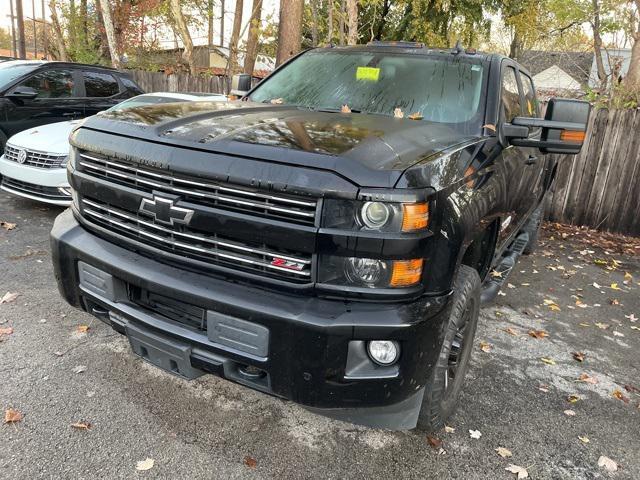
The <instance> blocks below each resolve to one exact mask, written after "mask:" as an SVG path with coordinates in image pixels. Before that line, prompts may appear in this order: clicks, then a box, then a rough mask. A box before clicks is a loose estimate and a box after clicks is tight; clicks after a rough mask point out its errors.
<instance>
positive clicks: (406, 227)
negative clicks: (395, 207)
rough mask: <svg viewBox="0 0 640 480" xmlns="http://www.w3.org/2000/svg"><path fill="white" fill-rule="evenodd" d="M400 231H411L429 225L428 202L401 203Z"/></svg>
mask: <svg viewBox="0 0 640 480" xmlns="http://www.w3.org/2000/svg"><path fill="white" fill-rule="evenodd" d="M402 213H403V215H402V231H403V232H413V231H415V230H421V229H423V228H427V225H429V204H428V203H405V204H403V205H402Z"/></svg>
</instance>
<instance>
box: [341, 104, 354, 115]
mask: <svg viewBox="0 0 640 480" xmlns="http://www.w3.org/2000/svg"><path fill="white" fill-rule="evenodd" d="M340 112H341V113H351V109H350V108H349V105H342V107H341V108H340Z"/></svg>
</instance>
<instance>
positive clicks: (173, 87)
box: [129, 70, 640, 235]
mask: <svg viewBox="0 0 640 480" xmlns="http://www.w3.org/2000/svg"><path fill="white" fill-rule="evenodd" d="M129 74H130V75H131V76H132V77H133V78H134V79H135V80H136V82H138V84H139V85H140V86H141V87H142V88H143V89H144V90H145V91H147V92H208V93H224V92H226V88H227V87H226V86H227V84H228V82H229V80H228V78H227V77H217V76H211V77H198V76H192V75H186V74H171V75H165V74H164V73H157V72H145V71H140V70H130V71H129ZM555 157H556V158H557V159H558V171H557V176H556V183H555V189H554V192H553V193H552V198H551V201H550V207H549V211H548V213H547V219H548V220H551V221H554V222H561V223H568V224H571V225H586V226H588V227H592V228H597V229H600V230H609V231H612V232H618V233H624V234H629V235H640V110H606V109H602V110H594V111H593V112H592V114H591V118H590V119H589V126H588V130H587V140H586V142H585V144H584V147H583V149H582V152H581V153H580V154H579V155H577V156H575V157H574V156H567V155H556V156H555Z"/></svg>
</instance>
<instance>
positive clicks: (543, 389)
mask: <svg viewBox="0 0 640 480" xmlns="http://www.w3.org/2000/svg"><path fill="white" fill-rule="evenodd" d="M538 390H540V391H541V392H544V393H549V385H538Z"/></svg>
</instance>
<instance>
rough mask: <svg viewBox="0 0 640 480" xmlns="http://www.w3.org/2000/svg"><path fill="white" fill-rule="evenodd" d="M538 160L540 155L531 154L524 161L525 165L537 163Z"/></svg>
mask: <svg viewBox="0 0 640 480" xmlns="http://www.w3.org/2000/svg"><path fill="white" fill-rule="evenodd" d="M537 162H538V157H536V156H535V155H529V158H527V160H526V161H525V162H524V164H525V165H535V164H536V163H537Z"/></svg>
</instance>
